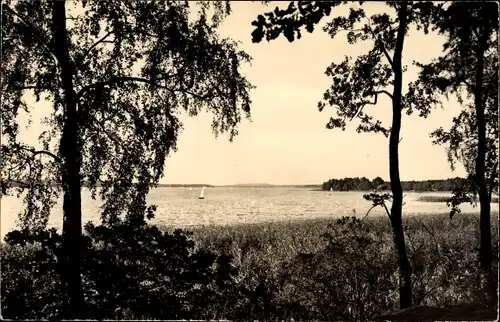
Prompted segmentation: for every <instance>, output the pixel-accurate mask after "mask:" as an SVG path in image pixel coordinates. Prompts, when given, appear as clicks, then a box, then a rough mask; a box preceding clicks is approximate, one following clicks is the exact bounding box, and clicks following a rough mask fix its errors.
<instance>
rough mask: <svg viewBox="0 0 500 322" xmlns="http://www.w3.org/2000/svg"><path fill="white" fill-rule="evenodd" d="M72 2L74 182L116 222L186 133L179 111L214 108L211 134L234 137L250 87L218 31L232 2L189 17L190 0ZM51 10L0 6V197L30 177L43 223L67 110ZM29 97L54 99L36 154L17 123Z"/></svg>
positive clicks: (238, 57)
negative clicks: (77, 173)
mask: <svg viewBox="0 0 500 322" xmlns="http://www.w3.org/2000/svg"><path fill="white" fill-rule="evenodd" d="M68 6H71V7H70V8H68V9H67V14H68V18H69V17H70V18H71V20H68V21H71V23H69V22H68V24H67V32H68V35H69V37H70V39H68V42H69V54H68V55H69V59H70V65H71V70H68V71H66V72H69V73H71V74H72V77H73V88H72V91H73V92H74V96H75V100H76V104H77V115H78V128H79V132H78V142H77V144H78V145H79V151H80V153H81V168H80V172H81V180H82V181H83V182H86V184H87V185H88V186H89V187H90V188H91V189H92V193H93V194H97V193H99V194H100V196H101V197H102V198H103V199H104V200H105V204H104V206H103V207H104V209H103V213H102V216H103V218H104V219H106V220H115V218H107V217H109V216H111V215H112V214H113V215H116V214H120V213H123V212H125V211H126V210H127V209H128V205H132V204H140V203H143V202H144V198H145V195H146V193H147V191H148V187H149V185H150V184H153V183H155V182H157V181H158V179H159V178H160V177H161V176H162V175H163V167H164V163H165V159H166V157H167V155H168V154H169V153H170V152H171V151H174V150H175V149H176V140H177V135H178V133H179V131H180V130H181V129H182V125H181V124H180V122H179V119H178V115H179V113H180V112H181V111H186V112H187V113H188V114H189V115H191V116H194V115H197V114H198V113H200V112H201V111H202V110H203V109H206V110H207V111H210V112H212V113H213V114H214V119H213V124H212V125H213V130H214V133H215V134H218V133H223V132H228V133H229V137H230V138H231V139H232V138H233V136H234V135H236V134H237V124H238V123H239V122H240V120H241V117H242V115H246V116H249V106H250V99H249V93H248V91H249V89H251V88H252V86H251V85H250V84H249V82H248V81H247V80H246V79H245V77H243V76H242V75H241V74H240V66H241V64H242V63H245V62H248V61H249V59H250V58H249V56H248V55H247V54H246V53H245V52H243V51H241V50H239V49H238V48H237V46H236V43H235V42H234V41H232V40H230V39H221V38H220V37H218V35H217V32H216V30H217V27H218V26H219V24H220V23H221V21H222V20H223V19H224V18H225V16H226V15H227V14H228V13H229V12H230V7H229V4H228V3H223V2H216V3H201V4H199V6H198V13H197V15H196V14H195V15H193V17H194V18H190V12H191V13H196V12H195V10H196V7H194V6H193V4H192V3H188V2H168V3H163V2H162V3H160V2H158V3H157V2H143V1H139V2H123V1H105V2H103V1H94V0H88V1H81V2H68ZM51 12H52V7H51V2H48V1H34V2H32V1H16V2H11V1H7V2H6V3H5V4H3V10H2V23H3V26H4V28H2V61H3V63H2V67H1V72H2V77H3V82H2V84H3V85H2V93H3V99H2V109H1V110H2V120H3V124H2V125H3V126H2V156H3V157H2V192H3V193H6V192H7V190H8V188H9V187H10V185H11V183H13V182H23V183H26V185H23V186H25V187H27V188H29V193H28V194H26V199H25V202H26V204H27V206H28V207H26V211H25V214H24V215H23V217H22V219H23V221H24V222H25V221H28V220H29V218H35V219H36V217H37V216H38V217H40V218H44V219H45V220H46V217H47V216H48V213H49V212H50V208H51V207H52V206H53V205H54V203H53V202H52V201H53V200H54V198H55V196H56V195H57V194H58V193H59V187H60V185H58V184H56V183H59V184H60V183H61V171H62V167H63V166H64V164H63V163H61V162H62V160H61V155H60V153H61V152H60V142H59V140H60V138H61V135H60V134H61V133H62V131H63V126H64V124H65V118H63V115H64V113H63V112H64V111H65V110H66V108H67V106H65V101H64V99H63V97H62V94H61V91H62V87H61V86H62V84H61V82H59V81H58V79H59V78H60V77H61V74H60V73H61V72H62V70H63V69H64V66H62V65H61V62H60V58H58V57H56V55H55V54H54V50H55V49H54V46H53V45H52V44H51V41H52V40H51V39H52V38H53V35H52V29H51V25H52V23H53V21H52V14H51ZM76 12H78V14H77V13H76ZM165 22H168V23H165ZM59 45H60V44H59ZM33 95H34V96H35V98H36V101H37V102H38V101H42V100H46V101H48V102H49V104H51V105H52V111H51V112H47V115H45V116H46V119H45V123H46V124H47V125H48V128H49V129H48V130H47V131H46V132H43V133H42V134H41V136H40V138H39V139H40V146H41V148H40V149H39V148H37V147H31V146H27V145H26V144H24V143H23V142H20V141H19V138H18V133H19V124H18V123H17V119H16V118H17V116H18V115H19V114H20V113H21V112H23V113H26V114H28V115H30V113H31V111H32V107H31V106H30V104H29V103H28V101H27V97H29V96H33ZM133 182H135V183H139V184H137V185H132V184H131V183H133ZM98 186H99V187H100V188H101V189H99V190H97V187H98ZM38 221H39V220H38ZM43 224H44V223H43V222H42V225H41V226H43ZM25 226H26V227H28V226H29V227H32V224H31V223H29V224H26V225H25Z"/></svg>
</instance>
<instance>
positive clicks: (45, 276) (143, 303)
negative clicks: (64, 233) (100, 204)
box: [2, 221, 237, 319]
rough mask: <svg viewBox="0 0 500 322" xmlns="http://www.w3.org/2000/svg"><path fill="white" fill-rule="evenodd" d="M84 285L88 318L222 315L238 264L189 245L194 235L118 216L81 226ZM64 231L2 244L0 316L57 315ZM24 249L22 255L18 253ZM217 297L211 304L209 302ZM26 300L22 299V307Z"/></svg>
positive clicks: (13, 237)
mask: <svg viewBox="0 0 500 322" xmlns="http://www.w3.org/2000/svg"><path fill="white" fill-rule="evenodd" d="M83 239H84V241H85V245H86V247H85V251H84V256H83V265H82V268H83V287H84V291H85V302H86V306H87V307H86V312H87V315H88V317H89V318H93V319H120V318H153V319H186V318H190V317H193V316H194V317H197V318H199V319H214V318H215V319H218V318H223V316H221V315H220V314H221V313H223V312H221V311H220V310H218V308H217V306H214V305H216V304H217V305H219V306H221V307H224V306H223V304H222V303H224V302H227V305H230V304H231V295H232V294H231V292H232V288H231V286H232V284H233V278H234V276H235V274H236V273H237V269H236V268H235V267H234V266H233V265H232V264H231V256H227V255H216V254H214V253H212V252H209V251H205V250H197V251H195V250H194V246H195V244H194V242H193V240H192V238H191V233H189V232H184V231H181V230H176V231H175V232H173V233H165V232H162V231H160V230H159V229H158V228H157V227H156V226H149V225H146V224H144V225H142V226H138V225H136V224H133V223H131V222H124V221H122V222H119V223H116V224H114V225H112V226H106V225H99V226H95V225H93V224H91V223H89V224H87V226H86V234H85V236H83ZM61 240H62V237H61V236H60V235H59V234H58V233H57V232H56V231H55V230H54V229H52V230H45V231H41V232H39V233H38V234H36V235H33V234H31V233H30V232H29V231H27V230H25V231H13V232H10V233H9V234H8V235H7V236H6V243H7V245H4V246H3V248H2V253H3V254H2V308H3V316H4V317H5V318H30V319H31V318H58V317H59V313H60V311H61V308H62V304H63V301H65V300H66V297H65V296H64V295H63V294H61V293H60V292H58V284H59V283H60V275H59V274H60V273H61V270H64V267H62V266H61V261H60V258H59V257H60V255H61ZM23 250H24V251H25V252H24V253H23V252H22V251H23ZM214 301H215V302H214ZM22 304H23V305H22Z"/></svg>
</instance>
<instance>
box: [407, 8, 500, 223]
mask: <svg viewBox="0 0 500 322" xmlns="http://www.w3.org/2000/svg"><path fill="white" fill-rule="evenodd" d="M497 9H498V7H497V4H494V3H468V2H465V3H453V4H448V5H445V4H435V6H434V7H433V10H432V23H433V24H432V28H433V29H435V30H437V31H438V32H439V33H440V34H442V35H444V36H445V37H446V41H445V43H444V45H443V54H442V55H441V56H440V57H438V58H436V59H434V60H433V61H432V62H431V63H429V64H419V63H416V65H417V66H418V67H420V68H421V72H420V76H419V79H418V80H417V82H415V83H414V84H412V85H411V86H412V87H413V88H418V90H419V91H425V92H426V93H427V95H429V96H434V97H437V95H440V94H444V95H445V96H446V97H447V98H448V97H449V95H451V94H455V95H456V97H457V98H458V100H459V102H460V103H461V104H462V106H463V109H462V110H461V111H460V113H459V114H458V115H457V116H456V117H454V118H453V120H452V126H451V127H450V128H449V130H445V129H444V128H443V127H440V128H438V129H437V130H435V131H434V132H432V133H431V137H432V138H433V139H434V141H433V142H434V143H435V144H440V145H445V146H446V150H447V155H448V161H449V163H450V166H451V168H452V169H455V166H456V163H457V162H459V163H462V164H463V165H464V167H465V170H466V171H467V173H468V177H469V180H471V181H472V182H471V183H472V184H467V185H464V186H463V189H457V190H456V191H455V197H454V199H453V200H451V201H450V204H451V205H452V206H453V207H452V210H451V211H452V213H451V214H452V215H453V214H454V213H457V212H458V211H459V208H458V206H459V205H460V203H462V202H470V201H471V200H473V199H475V197H476V196H477V194H478V192H479V191H478V188H479V187H478V182H479V181H477V178H476V175H477V174H476V171H477V169H476V167H477V157H478V153H479V150H478V146H479V141H480V139H479V137H480V135H484V136H485V142H484V151H483V152H482V153H484V154H485V155H484V161H482V162H481V163H483V162H484V172H485V173H484V177H485V179H486V185H487V190H488V192H489V195H490V196H489V198H491V192H492V191H494V190H495V189H497V187H498V146H499V141H498V48H497V46H498V31H497V29H498V10H497ZM478 50H481V51H482V54H481V55H480V56H481V60H483V62H482V63H481V64H482V67H481V66H480V65H479V64H480V61H479V60H480V59H478V57H477V56H478ZM479 71H480V72H481V74H483V76H482V77H481V78H479V77H478V72H479ZM478 82H481V83H480V84H479V83H478ZM477 86H479V87H480V92H478V87H477ZM477 95H480V96H481V97H478V98H477V99H478V101H477V100H476V98H475V96H477ZM470 99H473V102H471V101H470ZM478 102H479V103H480V105H477V103H478ZM477 108H479V109H480V110H481V114H484V116H483V115H482V116H481V118H483V117H484V120H482V121H481V122H483V121H484V125H485V128H484V129H483V130H482V131H484V133H482V134H480V133H479V132H480V131H479V130H480V129H479V115H477V110H476V109H477ZM481 172H482V171H481ZM474 181H475V182H476V184H474Z"/></svg>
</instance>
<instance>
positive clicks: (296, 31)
mask: <svg viewBox="0 0 500 322" xmlns="http://www.w3.org/2000/svg"><path fill="white" fill-rule="evenodd" d="M362 3H363V2H360V4H361V5H362ZM339 4H340V2H339V1H336V2H301V1H299V2H297V3H296V2H290V4H289V6H288V8H287V9H285V10H280V9H279V8H276V9H275V10H274V12H269V13H266V14H265V16H266V17H264V16H262V15H259V16H258V17H257V19H256V21H254V22H253V23H252V24H253V25H254V26H255V27H256V28H255V30H254V31H253V33H252V36H253V41H254V42H260V41H261V40H262V39H263V37H264V35H265V36H266V39H267V40H268V41H269V40H272V39H275V38H277V37H279V35H280V34H281V33H283V34H284V35H285V37H286V38H287V39H288V40H289V41H290V42H292V41H294V39H295V35H297V38H300V37H301V31H300V28H301V27H304V26H305V28H306V30H307V31H308V32H312V31H313V30H314V25H315V24H317V23H319V22H320V20H321V19H322V18H323V17H325V16H328V15H329V14H330V12H331V10H332V8H334V7H336V6H338V5H339ZM387 5H388V7H390V8H392V9H393V10H394V11H395V12H396V17H395V18H393V17H391V16H390V15H389V14H386V13H383V14H375V15H372V16H370V17H367V16H366V13H365V11H364V10H363V9H362V8H351V9H350V12H349V14H348V16H346V17H337V18H334V19H332V20H331V21H329V22H327V24H326V26H325V27H324V28H323V29H324V31H326V32H328V34H329V35H330V36H331V37H332V38H334V37H336V36H337V34H338V33H339V32H341V31H347V40H348V42H349V43H351V44H354V43H356V42H358V41H360V40H361V41H367V40H370V41H372V42H373V48H372V49H371V50H370V51H369V52H368V53H367V54H365V55H360V56H359V57H358V58H357V59H356V60H354V61H353V60H352V59H351V58H350V57H346V58H345V60H344V61H343V62H341V63H339V64H336V63H332V64H331V65H330V66H329V67H328V68H327V70H326V75H327V76H329V77H331V78H332V85H331V87H330V88H329V89H328V90H327V91H326V92H325V94H324V97H323V101H322V102H320V103H318V108H319V110H320V111H322V110H323V109H324V108H325V107H326V105H329V106H332V107H334V108H336V112H337V116H338V117H336V118H330V121H329V123H328V124H327V128H329V129H333V128H342V129H345V126H346V122H347V121H352V120H353V119H355V118H357V119H359V120H360V124H359V126H358V128H357V131H358V132H375V133H382V134H384V135H385V136H386V137H387V136H389V163H390V164H389V169H390V181H391V190H392V201H393V204H392V207H391V210H390V212H388V213H387V214H388V216H389V218H390V221H391V226H392V230H393V237H394V245H395V248H396V250H397V258H398V265H399V294H400V307H401V308H407V307H410V306H411V305H412V287H411V274H412V272H411V266H410V263H409V261H408V255H407V251H406V244H405V237H404V233H403V225H402V205H403V190H402V187H401V179H400V176H399V155H398V145H399V142H400V138H399V134H400V130H401V116H402V110H403V109H404V108H406V109H407V111H406V112H407V114H411V113H412V112H413V111H414V110H419V111H420V113H421V114H422V115H427V113H428V108H427V106H428V105H429V104H430V103H432V102H431V101H429V100H430V99H432V98H431V97H426V96H420V95H418V93H416V92H414V91H413V92H412V91H409V92H408V93H407V94H406V95H403V94H402V82H403V80H402V75H403V72H404V70H405V68H404V66H403V65H402V52H403V46H404V40H405V35H406V33H407V32H408V28H409V26H410V25H411V24H415V25H416V27H417V28H422V27H423V28H424V31H427V27H428V24H429V22H428V13H429V9H430V7H431V5H430V4H429V3H411V2H409V3H406V2H404V3H403V2H400V3H388V4H387ZM391 52H392V55H391ZM391 86H392V93H390V92H389V91H390V89H389V88H390V87H391ZM379 95H387V96H388V97H389V98H390V99H391V100H392V116H393V118H392V124H391V127H390V128H387V127H384V126H383V124H382V123H381V122H380V121H379V120H375V121H374V120H373V117H372V116H370V115H369V114H367V113H366V112H365V111H363V109H364V108H365V107H366V106H367V105H376V104H377V98H378V96H379ZM369 98H372V99H373V101H370V100H369ZM382 197H384V196H382ZM381 200H382V203H383V202H384V201H385V200H387V199H384V198H382V199H381ZM378 201H379V199H377V200H374V205H375V204H376V205H381V204H380V203H379V202H378Z"/></svg>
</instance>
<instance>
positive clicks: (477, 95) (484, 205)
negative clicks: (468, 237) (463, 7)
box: [474, 32, 496, 295]
mask: <svg viewBox="0 0 500 322" xmlns="http://www.w3.org/2000/svg"><path fill="white" fill-rule="evenodd" d="M483 34H484V32H483ZM481 36H483V37H481V39H479V44H478V48H477V51H476V59H477V62H476V63H477V65H476V77H475V78H476V79H475V86H474V87H475V88H474V106H475V109H476V120H477V137H478V140H477V141H478V142H477V156H476V169H475V170H476V175H475V179H476V185H477V187H478V188H479V203H480V208H481V210H480V218H479V230H480V235H481V241H480V248H479V261H480V266H481V270H482V273H483V276H484V278H485V279H486V281H487V284H488V285H487V286H488V291H489V292H488V293H490V295H491V291H492V290H490V288H491V286H492V285H489V284H491V283H492V281H491V274H492V272H491V257H492V256H491V255H492V254H491V252H492V247H491V219H490V211H491V205H490V202H491V199H490V194H489V192H488V185H487V181H486V173H485V172H486V171H485V166H486V120H485V115H484V114H485V113H484V99H483V76H484V75H483V74H484V52H485V48H486V45H487V38H486V37H485V36H484V35H481ZM494 291H496V290H494Z"/></svg>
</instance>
